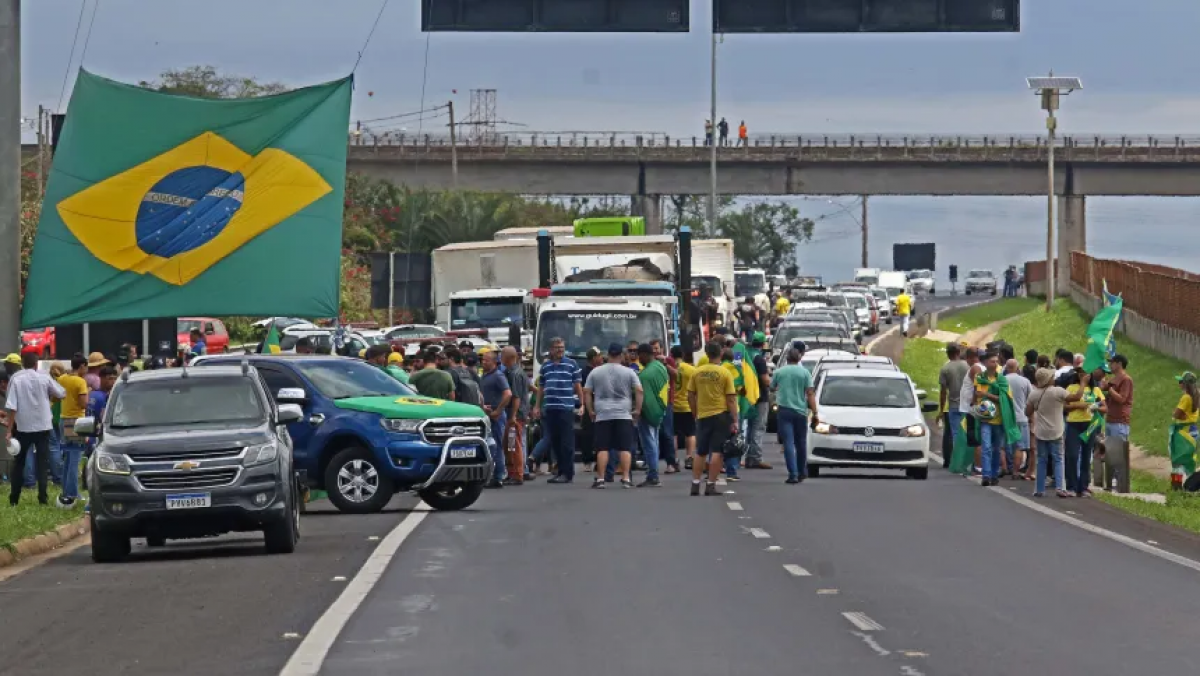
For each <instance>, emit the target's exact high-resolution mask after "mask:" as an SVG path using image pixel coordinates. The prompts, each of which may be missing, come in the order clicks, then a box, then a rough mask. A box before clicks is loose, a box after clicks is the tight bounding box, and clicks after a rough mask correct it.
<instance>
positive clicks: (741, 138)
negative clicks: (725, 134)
mask: <svg viewBox="0 0 1200 676" xmlns="http://www.w3.org/2000/svg"><path fill="white" fill-rule="evenodd" d="M749 141H750V136H749V134H747V133H746V121H745V120H742V123H741V124H739V125H738V145H739V146H742V147H747V146H749Z"/></svg>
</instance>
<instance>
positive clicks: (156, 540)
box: [146, 535, 167, 547]
mask: <svg viewBox="0 0 1200 676" xmlns="http://www.w3.org/2000/svg"><path fill="white" fill-rule="evenodd" d="M146 546H147V547H166V546H167V539H166V538H165V537H162V536H161V535H152V536H150V537H148V538H146Z"/></svg>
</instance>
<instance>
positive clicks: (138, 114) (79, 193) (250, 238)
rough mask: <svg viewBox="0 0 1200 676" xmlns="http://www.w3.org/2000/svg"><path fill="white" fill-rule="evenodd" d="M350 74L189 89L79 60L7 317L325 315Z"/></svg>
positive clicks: (333, 273) (27, 320)
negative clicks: (18, 291)
mask: <svg viewBox="0 0 1200 676" xmlns="http://www.w3.org/2000/svg"><path fill="white" fill-rule="evenodd" d="M351 88H352V81H351V78H349V77H347V78H345V79H342V80H338V81H335V82H329V83H326V84H322V85H317V86H314V87H308V88H305V89H298V90H295V91H291V92H287V93H285V94H279V95H276V96H268V97H263V98H256V99H237V100H210V99H194V98H189V97H184V96H176V95H172V94H163V93H159V92H155V91H151V90H147V89H144V88H141V87H135V86H130V85H125V84H121V83H118V82H113V81H111V80H107V79H105V78H102V77H98V76H96V75H92V74H91V73H88V72H86V71H81V72H80V75H79V79H78V81H77V82H76V85H75V90H74V93H73V94H72V96H71V104H70V108H69V109H68V111H67V121H66V125H65V128H64V129H63V135H62V139H61V141H60V143H59V147H58V150H57V152H56V154H55V158H54V165H53V167H52V169H51V172H50V183H49V187H48V189H47V191H46V198H45V203H44V204H43V208H42V217H41V221H40V222H39V223H38V230H37V236H36V239H35V240H34V249H33V262H32V266H31V269H30V275H29V281H28V285H27V287H26V292H25V302H24V307H23V308H22V316H21V323H22V325H23V326H24V327H34V326H54V325H62V324H74V323H80V322H94V321H106V320H118V319H144V318H154V317H178V316H197V315H198V316H213V315H216V316H222V315H271V316H285V315H286V316H298V317H332V316H336V315H337V311H338V289H339V283H338V282H339V275H340V260H341V258H340V257H341V237H342V201H343V192H344V186H345V177H346V148H347V143H346V130H347V129H348V126H349V118H350V95H351Z"/></svg>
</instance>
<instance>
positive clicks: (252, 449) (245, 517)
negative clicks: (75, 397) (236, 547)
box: [75, 360, 303, 563]
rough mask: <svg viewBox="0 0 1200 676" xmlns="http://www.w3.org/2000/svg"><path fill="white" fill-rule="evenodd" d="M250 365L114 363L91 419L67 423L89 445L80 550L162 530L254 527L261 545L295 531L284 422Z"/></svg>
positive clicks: (108, 552) (280, 547) (288, 408)
mask: <svg viewBox="0 0 1200 676" xmlns="http://www.w3.org/2000/svg"><path fill="white" fill-rule="evenodd" d="M302 416H303V413H302V411H301V410H300V407H299V406H296V405H295V404H281V405H276V404H275V403H274V402H273V401H272V400H271V397H270V396H269V395H268V394H267V389H266V384H265V382H264V380H263V379H262V378H261V377H260V374H259V373H258V372H257V371H256V370H255V369H254V368H252V367H251V366H249V364H244V365H239V364H238V363H237V362H234V361H232V360H227V361H226V362H225V365H223V366H219V367H213V368H208V369H202V370H199V371H197V370H190V369H189V370H184V369H160V370H154V371H142V372H139V373H134V374H132V375H131V374H130V372H129V371H125V372H123V374H122V376H121V379H120V380H119V381H118V382H117V384H116V387H114V388H113V391H112V394H111V396H110V398H109V401H108V405H107V407H106V408H105V410H104V417H103V419H102V420H96V419H94V418H80V419H78V420H77V421H76V423H75V431H76V432H77V433H79V434H80V435H83V436H88V437H94V438H96V439H97V441H98V443H97V446H96V449H95V452H94V453H93V454H92V457H91V459H90V460H89V461H88V464H87V470H86V477H87V486H88V493H89V495H90V497H91V512H90V514H89V517H88V518H89V520H90V521H91V530H92V532H91V538H92V560H93V561H96V562H98V563H105V562H112V561H118V560H120V559H123V558H125V557H126V556H128V555H129V552H130V542H129V540H130V538H134V537H144V538H146V543H147V544H148V545H149V546H151V547H161V546H162V545H163V544H165V542H166V541H167V540H168V539H180V538H200V537H207V536H213V535H221V534H224V533H228V532H233V531H261V532H262V534H263V538H264V539H265V541H266V548H267V552H268V553H272V554H290V553H291V552H292V551H293V550H295V548H296V542H297V541H298V540H299V539H300V516H299V514H300V493H299V490H298V484H297V481H296V476H295V471H294V469H293V464H292V438H291V436H290V434H289V433H288V429H287V426H288V425H289V424H292V425H295V424H299V421H300V419H301V417H302Z"/></svg>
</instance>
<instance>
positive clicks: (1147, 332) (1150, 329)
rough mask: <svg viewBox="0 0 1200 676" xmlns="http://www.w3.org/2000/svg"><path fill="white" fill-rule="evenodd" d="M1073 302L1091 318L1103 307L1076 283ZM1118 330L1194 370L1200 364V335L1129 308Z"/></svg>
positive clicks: (1142, 344) (1073, 286) (1072, 297)
mask: <svg viewBox="0 0 1200 676" xmlns="http://www.w3.org/2000/svg"><path fill="white" fill-rule="evenodd" d="M1071 300H1072V301H1074V302H1075V304H1076V305H1078V306H1079V307H1081V308H1083V311H1084V312H1086V313H1087V314H1088V316H1091V317H1094V316H1096V313H1097V312H1099V311H1100V308H1101V307H1102V303H1101V301H1100V299H1099V298H1097V297H1096V296H1093V295H1092V294H1090V293H1088V291H1087V290H1086V289H1084V288H1083V287H1081V286H1079V285H1078V284H1075V283H1072V284H1071ZM1117 331H1118V332H1120V333H1123V334H1125V335H1126V336H1129V338H1130V339H1131V340H1132V341H1133V342H1135V343H1137V344H1138V345H1141V346H1143V347H1148V348H1150V349H1152V350H1154V351H1156V352H1161V353H1163V354H1169V355H1171V356H1172V357H1175V358H1177V359H1182V360H1183V361H1185V362H1187V363H1189V364H1191V365H1192V366H1193V367H1197V366H1198V365H1200V336H1197V335H1196V334H1194V333H1188V332H1187V331H1183V330H1181V329H1177V328H1174V327H1171V326H1167V325H1166V324H1161V323H1159V322H1156V321H1152V320H1149V319H1146V318H1145V317H1143V316H1141V315H1139V314H1138V313H1136V312H1134V311H1133V310H1130V309H1129V308H1125V310H1124V311H1122V312H1121V321H1120V323H1119V324H1118V326H1117ZM1118 349H1119V347H1118Z"/></svg>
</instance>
